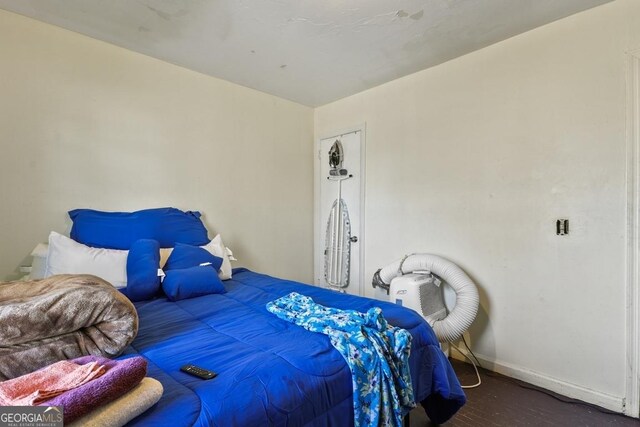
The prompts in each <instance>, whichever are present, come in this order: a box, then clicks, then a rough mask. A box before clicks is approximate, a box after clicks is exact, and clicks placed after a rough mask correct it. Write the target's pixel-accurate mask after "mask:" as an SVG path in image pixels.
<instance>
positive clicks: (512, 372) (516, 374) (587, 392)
mask: <svg viewBox="0 0 640 427" xmlns="http://www.w3.org/2000/svg"><path fill="white" fill-rule="evenodd" d="M451 353H452V354H451V357H453V358H454V359H458V360H463V361H466V359H464V357H463V356H461V355H460V354H459V353H458V352H457V351H453V352H451ZM474 353H475V352H474ZM475 355H476V357H477V358H478V360H479V361H480V363H482V367H483V368H485V369H488V370H490V371H494V372H497V373H499V374H502V375H506V376H508V377H511V378H515V379H518V380H521V381H525V382H527V383H529V384H533V385H535V386H537V387H541V388H544V389H547V390H550V391H553V392H555V393H558V394H561V395H563V396H567V397H570V398H572V399H578V400H582V401H583V402H587V403H592V404H594V405H598V406H600V407H602V408H605V409H608V410H610V411H615V412H619V413H624V409H625V407H624V398H622V397H619V396H613V395H610V394H607V393H602V392H599V391H596V390H591V389H589V388H586V387H582V386H579V385H576V384H571V383H569V382H566V381H562V380H559V379H557V378H552V377H549V376H547V375H544V374H541V373H539V372H535V371H532V370H530V369H526V368H523V367H520V366H516V365H512V364H510V363H506V362H502V361H500V360H496V359H493V358H489V357H486V356H483V355H481V354H478V353H475ZM480 387H482V386H480Z"/></svg>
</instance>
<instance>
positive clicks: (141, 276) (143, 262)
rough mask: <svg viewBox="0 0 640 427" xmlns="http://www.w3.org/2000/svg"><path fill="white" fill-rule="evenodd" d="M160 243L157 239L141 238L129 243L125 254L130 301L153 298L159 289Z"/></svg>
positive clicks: (127, 293)
mask: <svg viewBox="0 0 640 427" xmlns="http://www.w3.org/2000/svg"><path fill="white" fill-rule="evenodd" d="M158 268H160V244H159V243H158V241H157V240H150V239H141V240H138V241H136V242H134V243H133V245H131V249H129V255H128V256H127V288H126V289H127V290H126V292H125V294H126V295H127V296H128V297H129V299H130V300H131V301H144V300H148V299H151V298H153V297H154V296H156V295H157V294H158V291H159V290H160V277H159V276H158Z"/></svg>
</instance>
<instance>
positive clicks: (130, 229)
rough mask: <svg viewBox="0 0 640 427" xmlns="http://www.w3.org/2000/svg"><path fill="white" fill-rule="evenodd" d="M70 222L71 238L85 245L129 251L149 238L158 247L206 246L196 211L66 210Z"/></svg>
mask: <svg viewBox="0 0 640 427" xmlns="http://www.w3.org/2000/svg"><path fill="white" fill-rule="evenodd" d="M69 217H71V220H72V221H73V226H72V227H71V238H72V239H73V240H75V241H76V242H80V243H82V244H84V245H87V246H93V247H95V248H107V249H129V248H130V247H131V245H132V244H133V242H135V241H136V240H140V239H153V240H157V241H158V242H159V243H160V247H161V248H172V247H173V246H174V245H175V244H176V243H177V242H180V243H188V244H190V245H196V246H202V245H206V244H207V243H209V236H208V235H207V229H206V228H205V226H204V224H203V223H202V221H201V220H200V212H192V211H187V212H183V211H181V210H180V209H176V208H157V209H146V210H142V211H137V212H101V211H95V210H91V209H75V210H72V211H69Z"/></svg>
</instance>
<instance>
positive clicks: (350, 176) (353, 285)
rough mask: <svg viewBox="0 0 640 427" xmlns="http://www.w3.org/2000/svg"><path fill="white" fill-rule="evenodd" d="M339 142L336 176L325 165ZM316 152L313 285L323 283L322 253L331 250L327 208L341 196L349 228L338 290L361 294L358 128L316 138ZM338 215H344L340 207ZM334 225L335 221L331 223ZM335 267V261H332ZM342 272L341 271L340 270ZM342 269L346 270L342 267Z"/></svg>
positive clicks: (323, 262)
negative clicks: (344, 277) (345, 274)
mask: <svg viewBox="0 0 640 427" xmlns="http://www.w3.org/2000/svg"><path fill="white" fill-rule="evenodd" d="M336 141H339V142H340V144H341V145H342V151H343V163H342V169H345V170H346V172H344V171H343V173H344V175H339V176H336V175H335V173H334V175H331V174H330V170H331V166H330V164H329V151H330V150H331V148H332V146H334V144H335V143H336ZM318 145H319V146H318V153H317V158H316V162H318V164H317V165H316V168H315V170H316V173H317V176H316V180H317V181H316V182H317V183H318V184H317V185H316V195H315V197H316V209H317V212H316V227H315V230H316V236H315V254H316V260H315V284H316V285H318V286H327V287H328V283H327V277H326V273H325V255H326V254H327V253H328V252H327V251H328V249H327V246H328V245H329V252H332V250H331V246H332V243H330V242H331V240H330V242H327V226H328V222H329V216H330V214H331V209H332V207H333V206H334V204H335V203H336V201H338V200H339V197H340V195H341V197H342V200H344V206H346V212H347V213H348V228H350V244H349V247H350V255H349V260H348V261H349V262H348V266H347V265H342V263H341V264H340V266H341V268H345V269H346V268H348V271H349V274H348V279H347V280H348V285H347V286H346V287H344V288H342V289H341V290H342V291H344V292H346V293H349V294H353V295H363V283H362V277H361V274H360V273H361V271H362V268H363V265H362V261H363V255H364V254H363V252H362V251H363V248H362V241H363V238H364V236H363V233H362V232H363V231H364V227H363V225H364V224H363V218H362V216H361V214H362V204H363V194H364V192H363V188H364V187H363V184H364V178H363V172H364V166H363V156H364V150H363V149H362V147H363V140H362V131H361V130H358V131H354V132H349V133H345V134H340V135H336V136H333V137H330V138H325V139H322V140H320V142H319V144H318ZM340 214H341V215H344V213H343V212H342V210H340ZM334 225H335V223H334ZM334 235H335V234H334ZM333 265H334V268H335V263H334V264H333ZM341 271H342V270H341ZM345 271H346V270H345ZM329 276H330V278H329V281H331V272H329Z"/></svg>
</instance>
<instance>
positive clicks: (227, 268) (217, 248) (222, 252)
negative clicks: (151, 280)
mask: <svg viewBox="0 0 640 427" xmlns="http://www.w3.org/2000/svg"><path fill="white" fill-rule="evenodd" d="M200 247H201V248H203V249H206V250H208V251H209V252H211V253H212V254H213V255H215V256H218V257H220V258H222V265H221V266H220V271H219V272H218V277H220V280H228V279H231V260H233V261H236V259H235V258H233V252H231V250H230V249H229V248H227V247H225V246H224V243H222V237H220V235H219V234H218V235H217V236H216V237H214V238H213V240H212V241H210V242H209V243H207V244H206V245H204V246H200ZM172 251H173V248H161V249H160V268H164V265H165V264H166V263H167V259H169V256H170V255H171V252H172ZM230 257H231V258H230Z"/></svg>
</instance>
